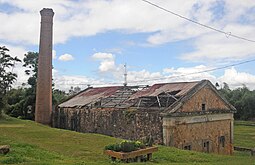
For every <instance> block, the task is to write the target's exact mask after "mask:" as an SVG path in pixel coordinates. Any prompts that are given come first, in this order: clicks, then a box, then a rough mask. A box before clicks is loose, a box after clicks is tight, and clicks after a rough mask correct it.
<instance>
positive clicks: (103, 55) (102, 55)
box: [92, 52, 114, 60]
mask: <svg viewBox="0 0 255 165" xmlns="http://www.w3.org/2000/svg"><path fill="white" fill-rule="evenodd" d="M92 58H93V59H94V60H113V59H114V57H113V55H112V54H111V53H101V52H98V53H95V54H93V55H92Z"/></svg>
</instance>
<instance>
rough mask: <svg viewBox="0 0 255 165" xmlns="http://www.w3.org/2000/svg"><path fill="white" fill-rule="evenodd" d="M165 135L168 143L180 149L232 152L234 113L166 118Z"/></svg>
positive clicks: (220, 152) (165, 141) (164, 122)
mask: <svg viewBox="0 0 255 165" xmlns="http://www.w3.org/2000/svg"><path fill="white" fill-rule="evenodd" d="M163 137H164V143H165V144H166V145H168V146H174V147H177V148H180V149H190V150H195V151H201V152H209V153H210V152H213V153H219V154H232V152H233V146H232V144H233V115H232V114H210V115H200V116H186V117H169V118H164V121H163Z"/></svg>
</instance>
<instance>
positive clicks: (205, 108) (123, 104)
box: [53, 80, 235, 154]
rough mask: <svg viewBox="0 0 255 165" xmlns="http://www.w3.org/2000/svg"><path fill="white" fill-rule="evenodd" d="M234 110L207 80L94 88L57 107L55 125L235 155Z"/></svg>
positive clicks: (187, 148)
mask: <svg viewBox="0 0 255 165" xmlns="http://www.w3.org/2000/svg"><path fill="white" fill-rule="evenodd" d="M234 112H235V108H234V107H233V106H232V105H231V104H229V103H228V101H227V100H225V99H224V98H223V97H222V96H220V94H219V93H218V92H217V90H216V89H215V87H214V86H213V85H212V84H211V82H210V81H208V80H202V81H197V82H177V83H164V84H155V85H152V86H113V87H98V88H92V87H90V88H87V89H85V90H84V91H82V92H80V93H78V94H77V95H75V96H74V97H72V98H70V99H69V100H67V101H66V102H64V103H62V104H60V105H59V106H58V107H57V108H56V109H55V111H54V114H53V126H54V127H58V128H63V129H70V130H74V131H78V132H91V133H99V134H104V135H109V136H114V137H118V138H123V139H132V140H134V139H136V140H137V139H143V138H146V137H148V136H151V137H153V139H154V141H155V142H156V143H158V144H164V145H166V146H174V147H177V148H180V149H186V150H196V151H202V152H214V153H219V154H231V153H232V152H233V146H232V144H233V113H234Z"/></svg>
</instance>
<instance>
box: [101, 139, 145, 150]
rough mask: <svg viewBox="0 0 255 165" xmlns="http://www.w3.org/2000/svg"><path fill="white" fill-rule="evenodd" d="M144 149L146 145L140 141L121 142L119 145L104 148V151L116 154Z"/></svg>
mask: <svg viewBox="0 0 255 165" xmlns="http://www.w3.org/2000/svg"><path fill="white" fill-rule="evenodd" d="M143 148H146V145H145V144H144V143H142V142H140V141H129V140H123V141H122V142H120V143H116V144H110V145H107V146H105V150H112V151H116V152H131V151H136V150H139V149H143Z"/></svg>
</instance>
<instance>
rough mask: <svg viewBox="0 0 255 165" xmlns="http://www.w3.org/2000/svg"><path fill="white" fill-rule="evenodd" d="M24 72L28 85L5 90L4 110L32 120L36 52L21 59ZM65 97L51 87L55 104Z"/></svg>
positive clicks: (61, 92) (36, 66)
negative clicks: (27, 76)
mask: <svg viewBox="0 0 255 165" xmlns="http://www.w3.org/2000/svg"><path fill="white" fill-rule="evenodd" d="M23 63H24V65H23V66H24V67H26V70H25V73H26V74H27V75H29V78H28V80H27V84H28V87H26V86H23V87H19V88H15V89H10V90H8V91H6V93H5V95H4V97H3V98H4V100H5V102H4V106H3V107H4V108H3V109H4V112H5V113H6V114H8V115H10V116H13V117H19V118H22V119H30V120H34V113H35V102H36V83H37V71H38V53H37V52H28V53H26V54H25V55H24V59H23ZM66 98H67V95H66V94H65V92H64V91H61V90H58V89H53V92H52V103H53V105H57V104H59V103H60V102H62V101H63V100H65V99H66Z"/></svg>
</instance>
